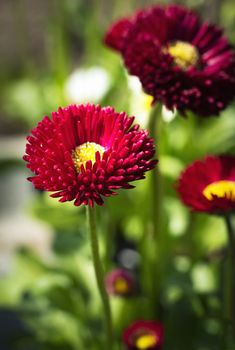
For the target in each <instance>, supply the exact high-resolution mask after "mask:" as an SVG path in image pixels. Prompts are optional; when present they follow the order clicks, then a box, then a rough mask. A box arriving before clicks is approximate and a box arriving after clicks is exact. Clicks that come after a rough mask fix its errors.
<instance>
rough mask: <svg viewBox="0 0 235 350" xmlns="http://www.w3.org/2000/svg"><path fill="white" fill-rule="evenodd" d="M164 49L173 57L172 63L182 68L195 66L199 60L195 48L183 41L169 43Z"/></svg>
mask: <svg viewBox="0 0 235 350" xmlns="http://www.w3.org/2000/svg"><path fill="white" fill-rule="evenodd" d="M166 51H167V52H168V53H169V54H170V55H171V56H172V57H173V58H174V63H175V64H176V65H177V66H179V67H180V68H182V69H183V70H186V69H187V68H189V67H191V66H195V65H196V64H197V62H198V60H199V53H198V50H197V48H196V47H195V46H193V45H191V44H189V43H186V42H184V41H176V42H174V43H171V44H170V45H169V47H168V48H167V49H166Z"/></svg>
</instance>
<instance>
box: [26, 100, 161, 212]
mask: <svg viewBox="0 0 235 350" xmlns="http://www.w3.org/2000/svg"><path fill="white" fill-rule="evenodd" d="M133 121H134V117H131V118H128V116H127V115H126V114H125V113H124V112H122V113H117V112H115V111H114V109H113V108H111V107H105V108H101V107H100V106H94V105H91V104H88V105H80V106H78V105H72V106H69V107H67V108H60V109H59V110H58V112H54V113H52V119H50V118H49V117H44V119H43V120H42V121H41V122H40V123H38V126H37V127H36V128H35V129H33V130H32V135H31V136H29V137H28V138H27V140H28V143H27V145H26V155H25V156H24V160H25V161H27V162H28V164H27V167H28V168H29V169H30V170H31V171H32V172H33V173H34V174H35V176H34V177H30V178H29V180H30V181H31V182H32V183H33V184H34V186H35V187H36V188H37V189H41V190H45V191H51V192H54V193H53V194H52V195H51V196H52V197H60V202H65V201H72V200H75V201H74V204H75V205H77V206H79V205H81V204H85V205H87V204H89V205H90V206H92V205H93V204H94V203H97V204H99V205H102V204H103V199H102V197H103V196H104V197H109V196H110V195H114V194H116V192H115V191H116V190H117V189H119V188H126V189H129V188H133V187H134V186H131V185H130V184H129V183H130V182H132V181H135V180H139V179H143V178H144V173H145V172H146V171H148V170H151V169H152V168H153V167H154V166H155V164H156V161H155V160H152V157H153V155H154V145H153V140H152V139H150V138H149V137H148V132H147V131H144V130H139V125H133V126H132V123H133Z"/></svg>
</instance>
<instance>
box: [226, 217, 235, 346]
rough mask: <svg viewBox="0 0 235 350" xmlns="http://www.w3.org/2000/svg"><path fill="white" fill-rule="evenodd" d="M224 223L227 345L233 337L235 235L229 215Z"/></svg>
mask: <svg viewBox="0 0 235 350" xmlns="http://www.w3.org/2000/svg"><path fill="white" fill-rule="evenodd" d="M224 218H225V224H226V228H227V236H228V254H227V259H226V261H225V268H226V270H225V283H224V317H225V319H226V320H227V321H228V325H227V326H226V332H225V335H226V337H225V341H226V344H227V346H228V347H230V345H231V343H232V342H233V341H234V339H235V273H234V271H235V270H234V268H235V237H234V232H233V227H232V220H231V219H232V218H231V215H226V216H225V217H224Z"/></svg>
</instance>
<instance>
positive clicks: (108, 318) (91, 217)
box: [87, 205, 113, 350]
mask: <svg viewBox="0 0 235 350" xmlns="http://www.w3.org/2000/svg"><path fill="white" fill-rule="evenodd" d="M87 222H88V230H89V234H90V240H91V251H92V258H93V264H94V270H95V276H96V282H97V285H98V289H99V292H100V297H101V300H102V303H103V308H104V316H105V326H106V347H105V349H106V350H112V348H113V330H112V315H111V307H110V303H109V297H108V294H107V292H106V289H105V284H104V271H103V266H102V263H101V259H100V253H99V244H98V237H97V228H96V215H95V208H91V207H90V206H89V205H88V206H87Z"/></svg>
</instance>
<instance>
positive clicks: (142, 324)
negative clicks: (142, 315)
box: [123, 320, 163, 350]
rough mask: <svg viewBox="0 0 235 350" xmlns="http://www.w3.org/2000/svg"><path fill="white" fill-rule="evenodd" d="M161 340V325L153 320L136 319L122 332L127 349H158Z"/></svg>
mask: <svg viewBox="0 0 235 350" xmlns="http://www.w3.org/2000/svg"><path fill="white" fill-rule="evenodd" d="M162 341H163V327H162V325H161V324H160V323H157V322H155V321H145V320H140V321H136V322H135V323H133V324H132V325H130V326H129V327H128V328H127V329H125V331H124V332H123V342H124V344H125V345H126V347H127V349H129V350H158V349H161V346H162Z"/></svg>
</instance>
